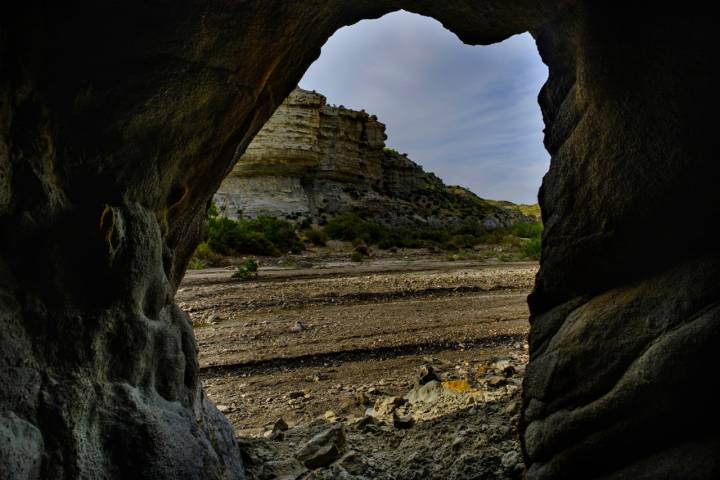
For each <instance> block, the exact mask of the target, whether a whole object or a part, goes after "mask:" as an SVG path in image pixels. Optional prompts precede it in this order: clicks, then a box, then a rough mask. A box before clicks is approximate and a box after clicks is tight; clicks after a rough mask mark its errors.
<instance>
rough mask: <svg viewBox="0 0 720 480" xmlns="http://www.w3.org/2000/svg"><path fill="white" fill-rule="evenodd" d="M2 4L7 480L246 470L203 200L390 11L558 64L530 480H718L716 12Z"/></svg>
mask: <svg viewBox="0 0 720 480" xmlns="http://www.w3.org/2000/svg"><path fill="white" fill-rule="evenodd" d="M14 3H15V5H13V6H14V7H17V8H16V11H15V12H13V14H12V15H10V14H9V12H8V11H7V10H9V8H6V9H3V15H0V22H2V28H1V29H0V32H2V33H0V71H1V72H2V75H0V329H1V330H2V336H1V337H0V367H1V368H0V384H1V385H2V386H3V388H2V389H0V442H2V444H1V445H0V447H1V448H0V472H2V474H3V476H5V477H7V478H129V477H133V478H155V479H165V478H166V479H170V478H242V476H243V473H242V465H241V461H240V455H239V452H238V451H237V446H236V444H235V442H234V440H233V438H232V433H231V430H230V427H229V426H228V424H227V422H226V421H225V420H224V418H223V417H222V416H221V415H220V414H219V413H218V412H217V411H216V410H215V409H214V408H213V407H212V405H210V404H209V402H207V401H206V400H205V398H204V396H203V393H202V390H201V387H200V385H199V383H198V380H197V357H196V355H197V352H196V344H195V341H194V338H193V333H192V329H191V328H190V325H189V322H188V321H187V318H186V316H185V315H184V314H183V313H182V312H181V311H179V309H178V308H177V307H176V306H175V305H174V303H173V295H174V292H175V289H176V288H177V285H178V282H179V279H180V278H181V276H182V274H183V272H184V268H185V265H186V262H187V259H188V258H189V256H190V254H191V252H192V250H193V248H194V246H195V245H196V243H197V242H198V239H199V237H200V233H201V228H202V218H203V213H204V209H205V206H206V205H207V202H208V201H209V199H210V198H211V196H212V194H213V193H214V192H215V190H216V189H217V188H218V186H219V185H220V182H221V180H222V179H223V177H224V176H225V175H226V174H227V173H228V172H230V170H231V168H232V166H233V164H234V162H235V161H236V160H237V159H238V158H239V157H240V156H241V155H242V153H243V152H244V150H245V149H246V147H247V146H248V144H249V143H250V141H251V139H252V138H253V136H254V135H255V134H256V133H257V132H258V131H259V130H260V128H261V126H262V125H263V123H264V122H265V121H266V120H267V119H268V118H269V117H270V116H271V114H272V112H273V111H274V110H275V108H276V107H277V106H278V105H279V104H280V102H281V101H282V100H283V99H284V98H285V97H286V96H287V95H288V94H289V93H290V92H291V90H292V89H293V87H294V86H295V85H297V82H298V81H299V79H300V77H301V76H302V74H303V72H304V70H305V69H306V68H307V67H308V66H309V65H310V64H311V63H312V61H313V60H314V59H315V58H316V57H317V56H318V55H319V52H320V50H319V49H320V46H321V45H322V44H323V43H324V41H325V40H326V39H327V38H329V36H330V35H331V34H332V33H333V32H334V31H336V30H337V29H338V28H339V27H341V26H343V25H347V24H351V23H353V22H356V21H358V20H360V19H363V18H374V17H377V16H379V15H382V14H384V13H387V12H390V11H393V10H396V9H399V8H406V9H408V10H410V11H414V12H417V13H421V14H425V15H428V16H432V17H434V18H436V19H438V20H440V21H441V22H443V24H444V25H445V26H446V27H447V28H449V29H450V30H452V31H453V32H455V33H456V34H457V35H458V36H459V38H460V39H461V40H462V41H464V42H466V43H472V44H482V43H492V42H497V41H500V40H502V39H504V38H506V37H508V36H509V35H512V34H515V33H519V32H522V31H526V30H529V31H530V32H531V33H532V34H533V35H534V37H535V38H536V39H537V43H538V47H539V50H540V53H541V55H542V58H543V60H544V61H545V62H546V63H547V64H548V66H549V69H550V78H549V80H548V83H547V84H546V86H545V87H544V88H543V90H542V92H541V94H540V103H541V106H542V109H543V112H544V116H545V122H546V137H545V144H546V146H547V148H548V150H549V151H550V153H551V154H552V162H551V167H550V171H549V172H548V174H547V175H546V177H545V179H544V183H543V188H542V191H541V195H540V202H541V207H542V210H543V217H544V222H545V225H546V230H545V233H544V241H543V260H542V266H541V270H540V273H539V276H538V280H537V286H536V289H535V292H534V294H533V295H532V297H531V299H530V303H531V310H532V314H533V318H532V321H533V327H532V333H531V339H530V340H531V344H532V345H531V361H530V365H529V367H528V371H527V377H526V385H525V394H524V395H525V399H524V407H523V414H522V426H521V427H522V432H523V433H522V440H523V442H524V453H525V460H526V462H527V465H528V474H527V476H528V478H531V479H545V478H613V479H620V478H623V479H635V478H657V477H666V478H702V479H705V478H707V479H711V478H717V477H718V476H720V465H719V463H718V462H719V460H718V456H717V451H718V450H719V449H720V436H719V434H718V432H719V431H720V429H719V428H718V427H719V426H720V413H719V412H718V409H717V408H716V406H715V402H714V399H715V398H716V397H715V393H714V392H716V391H717V390H718V387H720V385H718V383H719V382H720V380H719V379H718V376H717V375H714V374H713V372H714V371H713V366H714V365H716V363H717V360H716V358H715V356H714V355H713V351H714V349H715V345H717V343H718V341H719V340H720V338H719V335H718V328H720V327H719V326H720V319H719V318H718V315H719V314H718V307H717V305H718V297H720V292H719V290H720V287H719V285H720V284H719V283H718V272H719V271H720V265H719V260H718V257H719V255H718V247H717V242H716V241H715V239H714V237H713V236H712V235H711V234H710V226H714V225H716V224H717V223H718V219H719V217H720V215H719V212H718V208H720V207H719V206H720V190H718V189H717V187H716V186H717V183H718V179H719V177H720V175H719V167H718V165H717V162H716V160H715V153H716V151H717V148H716V146H717V140H716V138H717V135H716V134H715V132H714V124H713V122H711V121H708V119H711V118H714V116H715V114H716V112H717V104H718V102H717V93H716V92H717V88H716V85H715V84H714V83H715V82H714V77H713V76H712V75H711V72H714V70H715V68H716V67H717V65H716V64H717V55H716V54H715V53H714V52H713V46H714V41H713V40H714V26H715V25H716V23H717V22H716V21H715V19H714V18H713V17H712V16H711V15H708V14H703V15H702V16H699V15H693V14H692V10H691V6H685V5H671V6H668V7H661V6H659V4H656V5H653V6H652V8H650V7H646V8H644V9H643V10H639V7H633V6H628V5H627V4H625V5H623V6H614V4H613V3H608V2H590V1H581V0H577V1H572V0H568V1H558V2H535V1H533V2H531V1H527V0H512V1H507V0H506V1H502V2H501V1H498V0H488V1H477V2H466V1H460V0H458V1H454V0H453V1H446V2H431V1H409V0H405V1H401V0H397V1H380V0H359V1H357V2H351V3H350V2H344V1H340V0H318V1H315V2H311V4H308V3H307V2H286V1H279V0H278V1H274V0H271V1H265V0H263V1H259V0H257V1H255V0H251V1H243V2H237V3H235V2H230V3H228V2H199V1H197V2H196V1H192V0H187V1H180V2H152V3H142V4H140V3H139V2H120V3H118V2H114V3H111V4H107V3H106V2H101V3H98V2H94V3H93V2H75V3H73V4H72V5H66V4H59V3H58V4H57V5H55V4H52V5H51V4H49V3H47V2H45V3H40V2H37V3H36V2H33V1H29V2H14ZM634 8H638V10H637V11H636V10H634ZM686 9H687V13H685V11H686ZM300 149H301V150H302V148H300ZM668 218H671V219H678V218H682V219H683V221H682V226H681V228H678V227H677V226H676V225H668V221H667V219H668Z"/></svg>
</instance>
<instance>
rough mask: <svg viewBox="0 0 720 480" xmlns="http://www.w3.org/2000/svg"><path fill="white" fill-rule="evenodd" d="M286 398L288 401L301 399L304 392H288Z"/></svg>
mask: <svg viewBox="0 0 720 480" xmlns="http://www.w3.org/2000/svg"><path fill="white" fill-rule="evenodd" d="M287 397H288V398H290V399H294V398H303V397H305V392H303V391H299V390H298V391H295V392H290V393H288V394H287Z"/></svg>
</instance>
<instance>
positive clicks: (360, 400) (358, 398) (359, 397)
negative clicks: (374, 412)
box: [355, 390, 371, 406]
mask: <svg viewBox="0 0 720 480" xmlns="http://www.w3.org/2000/svg"><path fill="white" fill-rule="evenodd" d="M355 403H357V404H358V405H361V406H362V405H369V404H370V403H371V401H370V397H368V396H367V395H366V394H365V392H363V391H362V390H361V391H359V392H355Z"/></svg>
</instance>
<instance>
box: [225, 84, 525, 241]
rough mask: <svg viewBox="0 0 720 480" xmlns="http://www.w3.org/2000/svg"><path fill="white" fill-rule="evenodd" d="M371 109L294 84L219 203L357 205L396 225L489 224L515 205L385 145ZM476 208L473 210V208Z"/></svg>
mask: <svg viewBox="0 0 720 480" xmlns="http://www.w3.org/2000/svg"><path fill="white" fill-rule="evenodd" d="M385 139H386V135H385V125H383V124H382V123H380V122H379V121H378V120H377V118H376V117H375V116H374V115H373V116H371V115H368V114H367V113H365V112H358V111H354V110H348V109H346V108H344V107H334V106H330V105H327V104H326V101H325V97H324V96H322V95H320V94H318V93H314V92H308V91H306V90H302V89H299V88H297V89H295V90H293V91H292V93H290V95H289V96H288V98H287V99H285V101H284V102H283V103H282V105H280V107H278V109H277V110H276V111H275V113H274V114H273V116H272V117H270V120H268V122H267V123H266V124H265V126H264V127H263V128H262V130H260V132H258V134H257V135H256V136H255V138H254V140H253V141H252V143H250V145H249V146H248V148H247V150H246V151H245V153H244V154H243V156H242V157H240V159H239V160H238V162H237V163H236V164H235V167H233V170H232V171H231V172H230V175H229V176H228V177H227V178H226V179H225V180H224V181H223V183H222V184H221V185H220V189H219V190H218V192H217V193H216V194H215V203H216V204H217V206H218V209H219V211H220V213H221V214H222V215H224V216H227V217H230V218H238V217H257V216H258V215H270V216H273V217H285V218H287V219H289V220H294V221H302V220H308V221H310V222H312V223H322V222H323V221H325V220H327V219H328V218H329V217H332V216H334V215H336V214H340V213H346V212H355V213H359V214H360V215H362V216H363V217H364V218H373V219H376V220H378V221H381V222H383V223H386V224H389V225H393V226H409V225H415V226H432V227H435V228H453V227H459V226H461V225H465V224H467V223H469V222H475V223H479V224H481V225H484V226H486V227H487V228H496V227H502V226H505V227H507V226H510V225H512V224H513V223H514V222H515V221H517V220H520V219H524V218H523V217H522V216H521V215H520V214H518V212H516V211H514V210H509V209H505V208H501V207H498V206H495V205H492V204H490V203H489V202H485V201H484V200H482V199H481V198H479V197H477V196H475V195H474V194H472V193H471V192H469V191H467V190H464V189H459V188H457V187H447V186H446V185H445V184H443V182H442V181H441V180H440V179H439V178H438V177H436V176H435V175H433V174H432V173H426V172H424V171H423V169H422V168H421V167H420V166H419V165H417V164H416V163H414V162H413V161H412V160H410V159H409V158H407V157H406V156H404V155H401V154H399V153H397V152H395V151H393V150H389V149H385ZM470 212H471V213H470Z"/></svg>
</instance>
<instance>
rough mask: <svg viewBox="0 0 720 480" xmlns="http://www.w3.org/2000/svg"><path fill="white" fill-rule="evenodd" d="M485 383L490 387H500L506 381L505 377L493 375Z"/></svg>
mask: <svg viewBox="0 0 720 480" xmlns="http://www.w3.org/2000/svg"><path fill="white" fill-rule="evenodd" d="M487 383H488V385H489V386H491V387H500V386H502V385H505V383H506V379H505V377H501V376H499V375H493V376H492V377H490V378H489V379H488V381H487Z"/></svg>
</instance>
